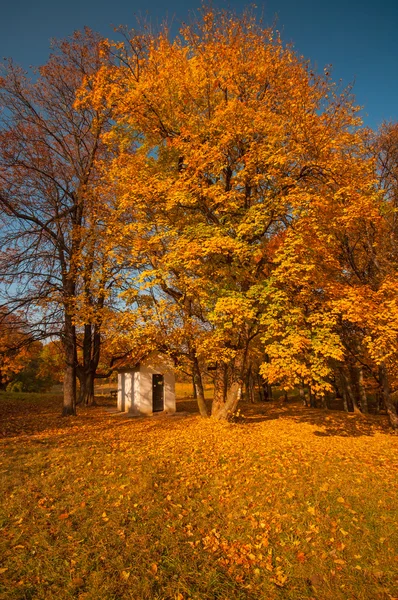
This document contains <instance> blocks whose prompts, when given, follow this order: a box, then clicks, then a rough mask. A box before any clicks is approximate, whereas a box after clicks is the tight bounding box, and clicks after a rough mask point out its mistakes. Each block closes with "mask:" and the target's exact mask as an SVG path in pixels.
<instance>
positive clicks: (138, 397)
mask: <svg viewBox="0 0 398 600" xmlns="http://www.w3.org/2000/svg"><path fill="white" fill-rule="evenodd" d="M117 381H118V385H117V387H118V390H117V407H118V410H120V411H122V412H128V413H129V414H132V415H137V416H138V415H152V414H153V413H155V412H164V413H167V414H172V413H175V411H176V398H175V376H174V370H173V365H172V363H171V361H170V359H169V358H168V357H167V356H165V355H164V354H160V353H157V352H152V353H151V354H149V355H148V356H147V357H146V358H145V359H143V360H141V361H140V362H137V363H136V364H128V362H127V363H126V366H124V365H123V366H122V365H121V366H120V367H119V368H118V378H117Z"/></svg>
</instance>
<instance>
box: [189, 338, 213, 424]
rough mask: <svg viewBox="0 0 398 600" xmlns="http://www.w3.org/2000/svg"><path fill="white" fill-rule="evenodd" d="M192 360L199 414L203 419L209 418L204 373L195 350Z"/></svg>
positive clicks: (192, 353)
mask: <svg viewBox="0 0 398 600" xmlns="http://www.w3.org/2000/svg"><path fill="white" fill-rule="evenodd" d="M191 360H192V377H193V383H194V389H195V392H196V400H197V402H198V408H199V412H200V414H201V416H202V417H208V416H209V413H208V412H207V408H206V403H205V391H204V388H203V380H202V373H201V372H200V367H199V361H198V357H197V356H196V353H195V351H194V350H192V351H191Z"/></svg>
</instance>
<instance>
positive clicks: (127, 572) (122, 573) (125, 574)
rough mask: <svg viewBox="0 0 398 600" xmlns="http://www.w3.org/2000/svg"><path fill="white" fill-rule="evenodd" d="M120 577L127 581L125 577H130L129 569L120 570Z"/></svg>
mask: <svg viewBox="0 0 398 600" xmlns="http://www.w3.org/2000/svg"><path fill="white" fill-rule="evenodd" d="M120 577H121V578H122V579H123V580H124V581H127V579H128V578H129V577H130V571H122V572H121V573H120Z"/></svg>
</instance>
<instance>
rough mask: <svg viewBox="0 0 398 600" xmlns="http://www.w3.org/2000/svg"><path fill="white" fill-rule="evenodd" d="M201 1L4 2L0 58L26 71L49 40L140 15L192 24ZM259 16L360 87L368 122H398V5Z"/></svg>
mask: <svg viewBox="0 0 398 600" xmlns="http://www.w3.org/2000/svg"><path fill="white" fill-rule="evenodd" d="M245 5H247V4H245V3H243V2H238V1H237V0H229V2H228V3H226V2H221V1H219V0H213V6H217V7H222V8H225V7H229V8H231V9H232V10H235V11H238V12H239V11H241V10H242V9H243V8H244V6H245ZM199 6H200V0H185V1H181V0H175V1H170V0H169V2H161V1H160V0H147V1H146V2H145V3H144V2H137V1H135V0H131V1H127V0H111V1H110V0H69V1H68V2H65V1H62V2H60V1H59V0H52V1H51V0H37V1H36V2H32V0H8V1H7V2H6V1H5V0H3V6H2V7H1V20H0V57H10V56H11V57H12V58H13V59H14V60H15V61H16V62H18V63H20V64H21V65H22V66H24V67H26V68H27V67H29V65H39V64H42V63H43V62H45V61H46V58H47V56H48V52H49V41H50V38H52V37H55V38H59V37H65V36H67V35H69V34H70V33H72V32H73V31H74V30H75V29H80V28H82V27H83V26H84V25H88V26H89V27H91V28H92V29H95V30H97V31H99V32H100V33H102V34H104V35H107V36H109V37H112V36H114V33H113V29H112V27H113V26H117V25H120V24H123V25H128V26H133V25H134V22H135V15H137V14H141V15H145V14H147V15H148V16H149V17H150V18H151V20H152V22H153V23H154V24H159V23H161V22H162V21H163V20H164V19H165V18H167V19H168V21H169V22H170V21H173V23H174V25H175V27H176V26H177V25H178V24H179V23H180V22H182V21H187V20H189V18H190V15H191V16H192V15H193V14H194V12H195V11H196V10H197V9H198V7H199ZM257 12H258V14H259V15H262V16H263V20H264V21H265V23H266V24H272V23H273V22H274V21H275V17H277V29H278V30H279V31H281V34H282V39H283V40H284V41H285V42H289V43H293V44H294V46H295V48H296V50H297V52H298V53H299V54H300V55H303V56H305V57H306V58H308V59H310V60H311V61H312V63H313V64H315V65H316V67H317V68H318V70H322V69H323V67H324V66H325V65H326V64H332V66H333V78H334V80H339V79H342V81H343V83H344V84H349V83H352V82H354V83H355V85H354V93H355V95H356V99H357V103H358V104H359V105H361V106H363V107H364V108H363V112H362V116H363V119H364V121H365V123H366V124H367V125H369V126H370V127H377V126H378V125H379V124H380V123H381V122H382V121H383V120H394V121H398V33H397V32H398V0H379V1H378V2H377V1H375V0H373V1H370V0H363V1H362V2H361V1H360V0H345V1H344V0H334V2H332V1H330V0H329V2H326V1H325V0H265V1H264V2H257Z"/></svg>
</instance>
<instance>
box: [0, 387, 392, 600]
mask: <svg viewBox="0 0 398 600" xmlns="http://www.w3.org/2000/svg"><path fill="white" fill-rule="evenodd" d="M179 393H180V394H181V391H179ZM182 394H183V393H182ZM178 405H179V408H183V410H184V414H182V416H179V415H178V413H177V415H176V416H174V417H161V416H156V417H153V418H145V419H132V418H127V417H126V416H125V415H120V414H116V413H114V412H112V406H111V405H106V403H105V404H104V405H103V406H100V407H98V408H95V409H81V410H80V411H79V416H78V417H76V418H69V419H62V418H61V417H60V416H59V412H60V399H59V398H57V397H55V396H44V397H43V398H40V397H39V396H33V395H31V396H22V395H18V396H11V395H8V396H7V395H4V394H1V395H0V411H1V412H2V415H1V418H2V421H1V422H2V426H1V429H2V433H3V435H4V436H5V437H4V439H3V440H2V442H1V444H0V446H1V447H0V452H1V455H0V456H1V458H0V463H1V464H0V471H1V473H0V477H1V480H0V481H1V491H2V506H1V508H0V527H1V529H2V532H3V533H2V536H1V538H0V539H1V547H0V581H1V584H0V586H1V587H0V598H2V599H4V600H22V599H25V598H27V599H28V598H32V599H33V598H34V599H36V598H37V599H44V598H46V599H47V598H49V599H57V600H58V599H60V600H63V599H69V598H79V599H80V600H94V599H107V600H108V599H109V600H111V599H113V600H116V599H121V598H123V599H124V598H128V599H134V600H141V599H142V600H144V599H145V600H146V599H148V600H161V599H163V600H176V599H177V600H188V599H192V600H193V599H195V600H204V599H206V600H207V599H209V600H214V599H218V600H232V599H246V600H256V599H258V600H260V599H261V600H264V599H273V598H275V599H285V598H286V599H291V600H296V599H302V598H303V599H310V598H316V599H317V600H328V599H336V600H346V599H352V600H354V599H355V600H358V599H369V600H373V599H386V600H387V599H390V598H394V597H395V596H397V587H396V583H395V582H396V579H395V578H396V576H397V573H398V568H397V566H398V565H397V547H398V545H397V538H396V523H397V516H398V515H397V503H396V498H397V491H398V490H397V487H398V486H397V472H398V471H397V466H398V440H397V438H396V436H393V435H391V434H390V432H389V430H388V428H387V426H386V419H385V418H384V417H379V418H373V417H372V418H363V417H357V416H350V417H347V416H346V415H344V414H339V413H331V414H329V415H327V413H324V412H323V411H310V410H307V409H304V408H303V407H301V406H299V405H298V404H294V403H293V404H287V405H286V404H283V403H280V404H279V403H274V404H262V405H244V406H243V407H242V409H241V410H242V413H243V416H242V415H241V416H239V418H238V422H236V423H232V424H220V423H213V422H212V421H210V420H208V421H203V420H201V419H200V418H199V417H197V416H196V415H195V414H193V412H192V413H191V414H186V412H188V413H189V412H190V411H192V410H193V409H194V408H195V404H194V403H193V402H192V401H190V400H189V399H184V400H182V401H180V402H179V403H178Z"/></svg>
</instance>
